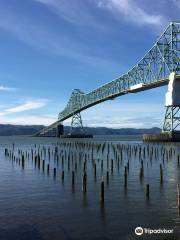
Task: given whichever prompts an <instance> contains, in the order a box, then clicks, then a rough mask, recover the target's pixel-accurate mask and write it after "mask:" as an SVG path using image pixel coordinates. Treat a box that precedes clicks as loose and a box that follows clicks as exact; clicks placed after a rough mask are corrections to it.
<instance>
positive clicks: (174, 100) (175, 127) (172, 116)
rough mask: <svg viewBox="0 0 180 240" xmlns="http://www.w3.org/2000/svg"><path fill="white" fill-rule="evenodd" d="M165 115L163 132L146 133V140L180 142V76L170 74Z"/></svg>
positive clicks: (144, 138) (144, 137)
mask: <svg viewBox="0 0 180 240" xmlns="http://www.w3.org/2000/svg"><path fill="white" fill-rule="evenodd" d="M165 108H166V111H165V117H164V124H163V128H162V133H161V134H145V135H144V136H143V140H144V141H154V142H180V76H178V75H176V73H175V72H172V73H171V74H170V75H169V84H168V91H167V93H166V98H165Z"/></svg>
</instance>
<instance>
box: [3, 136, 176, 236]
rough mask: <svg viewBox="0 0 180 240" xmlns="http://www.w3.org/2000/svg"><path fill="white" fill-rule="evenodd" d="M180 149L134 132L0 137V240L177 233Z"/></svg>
mask: <svg viewBox="0 0 180 240" xmlns="http://www.w3.org/2000/svg"><path fill="white" fill-rule="evenodd" d="M5 149H6V150H5ZM5 152H6V154H5ZM179 155H180V145H179V144H145V143H142V141H141V138H140V137H136V136H129V137H128V136H121V137H117V136H113V137H110V136H109V137H107V136H101V137H98V138H95V139H89V140H83V139H81V140H77V139H72V140H70V139H65V140H58V139H56V138H31V137H1V138H0V240H14V239H15V240H16V239H17V240H81V239H82V240H111V239H113V240H119V239H122V240H131V239H155V240H156V239H180V237H179V236H180V211H179V209H178V201H177V195H178V194H177V184H178V183H180V162H178V160H179V161H180V158H179ZM48 166H49V170H48ZM95 169H96V170H95ZM160 169H161V170H160ZM125 171H126V172H125ZM107 172H108V173H107ZM63 174H64V177H63ZM73 175H74V178H73ZM85 175H86V183H85V182H84V185H83V177H84V176H85ZM73 181H74V182H73ZM102 183H104V202H103V199H102V194H101V185H102ZM147 184H149V194H148V193H147V192H146V187H147ZM136 227H142V228H143V229H144V228H146V229H151V230H152V229H161V230H163V229H166V230H171V231H173V233H166V234H162V233H161V234H160V233H157V234H155V233H151V234H147V233H143V234H142V235H141V236H137V235H136V234H135V228H136ZM144 231H145V229H144Z"/></svg>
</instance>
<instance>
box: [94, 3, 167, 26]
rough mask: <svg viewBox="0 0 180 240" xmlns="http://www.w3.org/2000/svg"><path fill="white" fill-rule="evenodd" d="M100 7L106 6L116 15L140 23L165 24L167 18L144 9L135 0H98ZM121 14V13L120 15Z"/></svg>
mask: <svg viewBox="0 0 180 240" xmlns="http://www.w3.org/2000/svg"><path fill="white" fill-rule="evenodd" d="M97 2H98V7H99V8H106V9H108V10H109V11H111V12H112V13H113V14H114V15H115V16H116V17H118V18H119V19H122V16H123V17H124V18H125V20H126V21H131V22H134V23H136V24H139V25H154V26H160V25H163V23H164V21H165V19H164V17H163V16H162V15H160V14H156V15H155V14H150V13H147V12H146V11H145V10H143V9H142V8H141V7H140V6H138V4H137V3H136V2H135V0H98V1H97ZM119 14H120V15H119Z"/></svg>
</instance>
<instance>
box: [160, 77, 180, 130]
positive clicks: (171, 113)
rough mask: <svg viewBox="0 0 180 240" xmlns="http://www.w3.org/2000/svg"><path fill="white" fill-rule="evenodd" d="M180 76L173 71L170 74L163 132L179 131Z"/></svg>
mask: <svg viewBox="0 0 180 240" xmlns="http://www.w3.org/2000/svg"><path fill="white" fill-rule="evenodd" d="M179 92H180V78H179V77H177V76H176V73H175V72H172V73H171V74H170V76H169V84H168V91H167V93H166V113H165V118H164V125H163V129H162V130H163V132H168V133H172V132H175V131H178V127H179V125H180V111H179V110H180V95H179Z"/></svg>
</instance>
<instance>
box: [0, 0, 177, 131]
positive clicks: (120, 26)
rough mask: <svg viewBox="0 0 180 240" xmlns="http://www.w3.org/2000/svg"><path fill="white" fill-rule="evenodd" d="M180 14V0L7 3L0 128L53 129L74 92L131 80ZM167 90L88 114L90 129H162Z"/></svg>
mask: <svg viewBox="0 0 180 240" xmlns="http://www.w3.org/2000/svg"><path fill="white" fill-rule="evenodd" d="M179 14H180V1H179V0H171V1H170V0H166V1H164V0H159V1H155V0H146V1H144V0H26V1H24V0H13V1H12V0H1V1H0V57H1V59H0V123H13V124H45V125H48V124H50V123H52V122H53V121H55V120H56V119H57V115H58V113H59V112H60V111H61V110H63V108H64V107H65V105H66V103H67V101H68V99H69V97H70V94H71V91H72V90H73V88H79V89H81V90H83V91H85V92H89V91H91V90H93V89H95V88H97V87H98V86H100V85H102V84H104V83H107V82H109V81H111V80H113V79H114V78H116V77H118V76H120V75H121V74H123V73H125V72H126V71H127V70H129V68H131V67H132V66H133V65H135V64H136V62H137V61H138V60H139V59H140V58H141V57H142V56H143V55H144V54H145V53H146V52H147V50H149V49H150V48H151V47H152V45H153V43H154V42H155V41H156V39H157V38H158V37H159V35H160V33H161V32H162V31H163V30H164V28H165V27H166V26H167V25H168V24H169V22H170V21H178V20H179ZM166 88H167V87H161V88H157V89H154V90H150V91H145V92H143V93H139V94H128V95H126V96H123V97H119V98H116V99H115V100H113V101H109V102H105V103H102V104H100V105H97V106H95V107H93V108H90V109H88V110H86V111H84V112H82V117H83V120H84V125H86V126H107V127H113V128H117V127H136V128H138V127H147V128H149V127H152V126H161V124H162V120H163V114H164V110H165V109H164V99H165V92H166V90H167V89H166ZM69 122H70V120H67V121H66V122H65V124H69Z"/></svg>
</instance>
